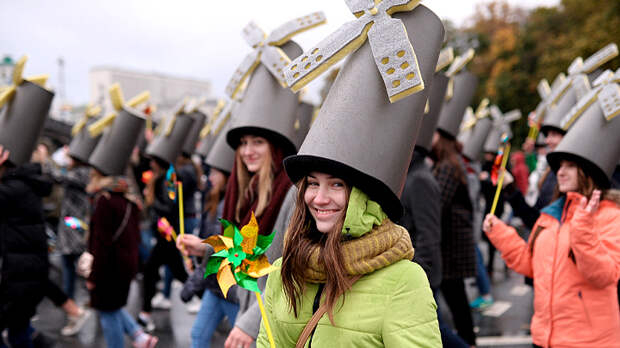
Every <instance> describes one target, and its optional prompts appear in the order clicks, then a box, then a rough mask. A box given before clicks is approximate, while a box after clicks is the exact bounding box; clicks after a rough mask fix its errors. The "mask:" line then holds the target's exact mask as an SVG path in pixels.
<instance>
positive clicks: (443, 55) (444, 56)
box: [435, 47, 454, 72]
mask: <svg viewBox="0 0 620 348" xmlns="http://www.w3.org/2000/svg"><path fill="white" fill-rule="evenodd" d="M452 61H454V49H453V48H452V47H446V48H444V49H442V50H441V51H440V52H439V58H438V59H437V65H436V66H435V72H438V71H439V70H441V69H443V68H445V67H447V66H448V65H450V64H451V63H452Z"/></svg>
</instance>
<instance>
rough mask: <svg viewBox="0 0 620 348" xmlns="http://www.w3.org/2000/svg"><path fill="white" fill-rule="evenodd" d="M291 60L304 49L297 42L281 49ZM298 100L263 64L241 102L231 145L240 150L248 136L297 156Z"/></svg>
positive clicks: (231, 132)
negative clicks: (296, 119)
mask: <svg viewBox="0 0 620 348" xmlns="http://www.w3.org/2000/svg"><path fill="white" fill-rule="evenodd" d="M281 49H282V51H284V53H286V55H287V56H288V57H293V58H294V57H297V56H299V55H300V54H301V53H302V50H301V47H299V45H297V44H296V43H295V42H293V41H289V42H287V43H285V44H284V45H282V46H281ZM298 105H299V99H298V97H297V96H296V95H295V94H294V93H293V92H292V91H291V90H289V89H287V88H282V86H281V84H280V83H279V82H278V80H277V79H276V78H274V77H273V75H272V73H271V72H270V71H269V70H268V69H267V67H265V66H264V65H263V64H260V65H259V66H258V67H257V68H256V70H255V71H254V73H253V74H252V77H251V78H250V81H249V83H248V87H247V89H246V90H245V94H244V96H243V100H242V101H241V102H240V105H239V109H238V114H236V115H235V121H234V124H233V125H232V126H231V129H230V130H229V131H228V133H227V136H226V139H227V141H228V144H229V145H230V146H232V147H233V148H234V149H236V148H237V147H238V146H239V144H240V142H241V137H242V136H244V135H256V136H262V137H264V138H266V139H268V140H269V141H271V142H274V143H276V144H278V145H280V146H282V148H283V149H284V152H285V154H286V155H290V154H294V153H295V152H296V150H297V149H296V147H295V143H294V140H295V133H296V132H295V116H296V113H297V107H298Z"/></svg>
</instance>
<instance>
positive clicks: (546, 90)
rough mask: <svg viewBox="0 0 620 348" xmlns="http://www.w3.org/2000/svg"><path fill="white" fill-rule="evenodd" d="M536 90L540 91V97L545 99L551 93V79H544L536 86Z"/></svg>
mask: <svg viewBox="0 0 620 348" xmlns="http://www.w3.org/2000/svg"><path fill="white" fill-rule="evenodd" d="M536 90H537V91H538V95H539V96H540V99H545V98H547V97H548V96H549V94H551V87H550V86H549V81H547V79H542V80H540V82H539V83H538V86H536Z"/></svg>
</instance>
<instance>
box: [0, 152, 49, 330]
mask: <svg viewBox="0 0 620 348" xmlns="http://www.w3.org/2000/svg"><path fill="white" fill-rule="evenodd" d="M51 189H52V183H51V181H50V180H47V179H46V178H44V177H43V176H41V166H40V165H38V164H30V163H29V164H24V165H22V166H21V167H17V168H13V169H8V170H7V172H6V173H5V174H4V175H3V177H2V179H1V180H0V269H1V272H0V328H2V327H7V326H11V325H23V324H24V323H27V322H28V321H29V320H30V318H31V317H32V316H33V315H34V313H35V310H36V307H37V305H38V303H39V302H40V301H41V299H42V298H43V295H44V289H45V286H44V285H45V283H46V281H47V277H48V266H49V263H48V259H47V236H46V233H45V224H44V216H43V203H42V200H41V197H43V196H46V195H49V194H50V192H51ZM9 320H10V321H9Z"/></svg>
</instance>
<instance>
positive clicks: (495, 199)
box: [489, 144, 510, 215]
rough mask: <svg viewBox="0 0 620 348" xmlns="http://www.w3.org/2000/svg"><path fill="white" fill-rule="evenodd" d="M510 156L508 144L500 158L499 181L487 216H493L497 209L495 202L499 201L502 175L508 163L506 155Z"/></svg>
mask: <svg viewBox="0 0 620 348" xmlns="http://www.w3.org/2000/svg"><path fill="white" fill-rule="evenodd" d="M509 154H510V144H506V148H505V149H504V157H503V158H502V165H501V167H500V168H499V170H500V173H499V180H498V181H497V189H496V190H495V197H494V198H493V205H492V206H491V211H490V212H489V214H491V215H495V208H497V201H498V200H499V193H500V192H501V191H502V184H503V182H504V174H505V173H506V163H507V162H508V155H509Z"/></svg>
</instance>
